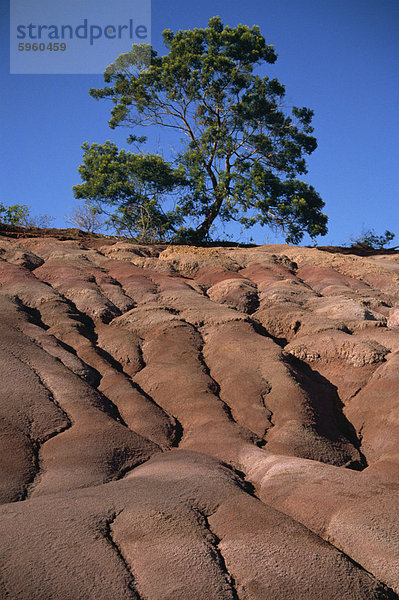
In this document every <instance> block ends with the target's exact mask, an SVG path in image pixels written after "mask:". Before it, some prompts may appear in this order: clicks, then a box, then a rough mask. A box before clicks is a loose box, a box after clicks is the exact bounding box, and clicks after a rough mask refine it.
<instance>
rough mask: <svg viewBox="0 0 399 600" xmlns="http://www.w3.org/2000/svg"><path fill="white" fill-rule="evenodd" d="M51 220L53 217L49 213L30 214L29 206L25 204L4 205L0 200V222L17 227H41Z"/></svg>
mask: <svg viewBox="0 0 399 600" xmlns="http://www.w3.org/2000/svg"><path fill="white" fill-rule="evenodd" d="M53 220H54V217H50V216H49V215H32V214H31V209H30V207H29V206H27V205H26V204H13V205H12V206H5V205H4V204H2V203H1V202H0V223H5V224H6V225H17V226H19V227H30V228H33V227H35V228H43V227H49V225H50V223H51V221H53Z"/></svg>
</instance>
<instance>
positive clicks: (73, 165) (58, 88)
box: [0, 0, 399, 245]
mask: <svg viewBox="0 0 399 600" xmlns="http://www.w3.org/2000/svg"><path fill="white" fill-rule="evenodd" d="M0 1H1V31H0V33H1V37H0V40H1V47H2V52H1V57H2V62H1V72H0V76H1V89H2V94H1V100H0V102H1V106H0V133H1V139H2V160H1V163H0V164H1V173H0V200H1V201H2V202H3V203H5V204H15V203H18V204H28V205H29V206H31V207H32V213H33V214H44V213H47V214H50V215H53V216H54V217H56V220H55V221H54V225H55V226H57V227H65V226H67V223H66V221H65V219H64V215H68V214H70V212H71V210H72V208H73V206H74V205H76V201H75V200H74V198H73V193H72V186H73V185H75V184H77V183H80V177H79V174H78V172H77V168H78V166H79V164H80V163H81V159H82V150H81V148H80V146H81V144H82V143H83V142H84V141H89V142H98V143H103V142H104V141H105V140H107V139H110V140H112V141H114V142H115V143H116V144H118V145H119V146H120V147H125V148H126V147H128V148H130V147H129V146H128V145H127V144H126V143H125V139H126V137H127V134H128V131H127V130H126V129H125V128H119V129H117V130H110V129H109V127H108V124H107V122H108V119H109V108H110V107H109V104H108V103H107V102H106V101H102V102H101V101H100V102H97V101H95V100H93V99H92V98H91V97H90V96H89V94H88V91H89V89H90V88H92V87H101V86H102V84H103V78H102V77H101V76H100V75H10V74H9V12H8V0H0ZM33 1H34V0H32V2H33ZM49 1H50V0H49ZM214 15H220V17H221V18H222V20H223V22H224V23H225V24H228V25H230V26H235V25H237V24H238V23H243V24H246V25H249V26H252V25H254V24H256V25H259V27H260V30H261V32H262V34H263V35H264V36H265V38H266V41H267V42H268V43H270V44H274V46H275V49H276V51H277V53H278V56H279V58H278V60H277V62H276V63H275V64H274V65H270V66H268V67H267V74H268V75H270V76H271V77H277V78H278V79H279V80H280V82H281V83H283V84H285V86H286V92H287V103H288V104H291V105H292V104H295V105H297V106H307V107H309V108H312V109H313V110H314V112H315V117H314V120H313V125H314V127H315V136H316V138H317V140H318V149H317V150H316V151H315V152H314V153H313V155H311V157H309V160H308V167H309V173H308V176H307V180H308V181H309V183H311V184H312V185H313V186H314V187H315V188H316V189H317V190H318V192H319V193H320V195H321V196H322V198H323V200H324V201H325V203H326V207H325V212H326V213H327V214H328V216H329V233H328V234H327V236H326V237H324V238H318V240H317V241H318V243H319V244H322V245H325V244H334V245H341V244H344V243H346V242H348V241H349V240H350V238H353V237H356V236H358V235H360V234H361V232H362V230H367V229H370V228H374V229H375V231H376V233H383V232H384V231H385V229H390V230H392V231H394V232H395V233H396V234H398V235H397V237H396V238H395V242H394V243H395V245H398V244H399V217H398V214H399V197H398V189H399V168H398V165H399V160H398V141H399V119H398V107H399V77H398V73H399V2H398V0H323V1H320V0H263V1H256V0H246V1H245V2H243V1H242V0H241V1H238V0H229V1H226V0H224V1H221V0H213V1H212V2H211V1H209V0H205V1H203V2H202V3H199V2H188V1H182V0H174V1H173V2H172V4H167V3H166V2H164V1H162V0H153V2H152V28H151V33H152V44H153V46H154V48H155V49H156V50H157V51H158V52H159V53H160V54H162V53H163V46H162V35H161V34H162V31H163V30H164V29H166V28H170V29H172V30H175V31H176V30H177V29H191V28H193V27H205V26H206V25H207V22H208V20H209V18H210V17H211V16H214ZM129 49H130V48H129V47H127V48H126V51H128V50H129ZM265 72H266V71H265ZM151 139H152V141H153V147H154V148H155V147H156V146H160V147H161V148H165V149H166V148H167V147H168V138H167V137H166V136H165V134H162V133H161V132H159V131H154V132H153V135H152V137H151ZM149 149H153V148H149ZM220 232H221V234H222V235H223V232H222V231H221V230H220ZM229 232H230V233H231V235H232V236H233V238H234V239H238V238H239V237H240V231H239V229H237V228H234V227H232V229H231V230H229V229H227V230H226V233H229ZM250 235H251V233H248V232H244V233H243V235H242V236H241V239H242V240H243V241H248V240H249V236H250ZM252 235H253V238H254V239H255V241H256V242H257V243H265V241H270V242H272V241H273V242H274V241H275V237H274V236H272V235H271V234H270V232H267V231H266V230H261V229H257V230H256V231H254V233H252ZM280 241H282V238H281V237H280ZM308 242H309V240H308V238H304V241H303V243H308Z"/></svg>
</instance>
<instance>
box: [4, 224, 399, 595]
mask: <svg viewBox="0 0 399 600" xmlns="http://www.w3.org/2000/svg"><path fill="white" fill-rule="evenodd" d="M84 243H85V242H79V241H60V240H57V239H55V238H54V239H53V238H47V239H41V238H36V239H29V238H26V239H18V240H15V239H11V238H6V237H4V236H3V237H0V368H1V386H0V446H1V451H0V500H1V502H2V505H1V507H0V514H1V517H0V539H1V542H2V543H1V545H2V550H1V562H0V564H1V571H2V573H1V582H0V597H1V598H7V599H23V600H39V599H40V600H49V599H51V598H52V599H54V600H78V599H82V600H83V599H85V600H86V599H88V600H92V599H93V600H94V599H95V600H105V599H107V600H108V599H109V600H122V599H128V598H130V599H141V600H219V599H221V600H224V599H226V600H227V599H230V600H231V599H236V600H237V599H239V600H266V599H267V600H269V599H270V600H291V599H292V600H302V599H303V600H312V599H315V600H320V599H323V600H324V599H325V600H335V599H336V600H349V599H351V600H352V599H353V600H363V599H364V600H368V599H385V598H391V599H394V598H399V595H398V594H399V518H398V517H399V494H398V491H399V490H398V488H399V477H398V472H399V445H398V440H399V411H398V408H399V255H397V254H396V255H395V254H391V255H379V256H370V257H357V256H353V255H347V256H344V255H340V254H330V253H327V252H322V251H320V250H316V249H310V248H309V249H306V248H293V247H289V246H264V247H258V248H252V249H232V248H229V249H227V248H189V247H168V248H165V247H161V246H160V247H145V246H134V245H131V244H128V243H124V242H117V243H114V242H112V243H111V242H108V243H105V241H104V242H103V245H102V243H101V241H97V243H96V244H92V247H90V244H86V245H84Z"/></svg>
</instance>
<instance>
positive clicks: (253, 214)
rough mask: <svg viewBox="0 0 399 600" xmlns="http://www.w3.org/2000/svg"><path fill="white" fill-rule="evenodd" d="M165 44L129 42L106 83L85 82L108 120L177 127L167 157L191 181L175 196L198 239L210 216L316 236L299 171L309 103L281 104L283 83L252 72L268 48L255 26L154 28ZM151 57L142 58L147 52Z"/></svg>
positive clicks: (313, 198) (311, 192) (320, 225)
mask: <svg viewBox="0 0 399 600" xmlns="http://www.w3.org/2000/svg"><path fill="white" fill-rule="evenodd" d="M163 38H164V43H165V45H166V47H167V49H168V51H169V53H168V54H167V55H165V56H158V55H157V53H156V52H155V51H152V50H150V48H149V46H148V45H145V44H144V45H143V44H140V45H133V47H132V50H131V51H130V52H128V53H126V54H122V55H121V56H119V57H118V58H117V59H116V61H115V63H113V64H112V65H110V66H109V67H108V68H107V69H106V71H105V73H104V79H105V83H106V84H110V85H107V86H106V87H104V88H101V89H91V90H90V94H91V95H92V97H93V98H96V99H100V98H108V99H111V100H112V102H113V104H114V106H113V108H112V111H111V115H112V116H111V120H110V121H109V124H110V126H111V128H115V127H117V126H119V125H127V126H130V127H132V129H133V135H132V136H131V137H130V141H138V140H139V139H140V138H138V137H137V133H138V132H139V128H140V127H142V126H160V127H164V128H167V129H170V130H173V131H175V132H178V133H180V134H184V139H185V142H184V144H183V148H182V151H181V152H179V154H178V155H177V157H176V166H177V168H179V169H183V171H184V174H185V177H186V179H187V181H188V182H189V183H190V187H189V189H188V190H186V193H185V194H182V195H181V197H180V198H179V203H178V209H179V211H180V215H181V216H183V217H190V218H194V219H195V220H196V222H197V227H196V229H195V231H194V230H191V231H189V232H188V234H189V235H191V237H194V238H195V239H197V240H202V239H204V238H205V237H206V236H207V235H208V233H209V229H210V227H211V225H212V223H213V222H214V221H215V219H216V218H217V217H219V218H220V219H222V220H225V221H229V220H231V219H234V220H236V221H238V222H240V223H241V224H242V225H244V227H250V226H252V225H253V224H255V223H261V224H262V225H268V224H277V225H278V226H279V227H281V228H282V229H283V230H284V231H285V233H286V239H287V241H289V242H298V241H300V239H301V238H302V237H303V234H304V232H305V231H307V232H308V233H309V235H310V236H312V237H315V236H316V235H325V234H326V232H327V228H326V223H327V217H326V215H324V214H323V213H322V212H321V209H322V208H323V206H324V203H323V201H322V199H321V198H320V196H319V195H318V193H317V192H316V191H315V189H314V188H313V187H312V186H310V185H308V184H307V183H305V182H303V181H302V180H300V179H298V178H297V177H298V176H301V175H303V174H305V173H306V172H307V170H306V164H305V160H304V155H306V154H311V153H312V152H313V151H314V150H315V148H316V146H317V143H316V139H315V138H314V137H313V136H312V135H311V134H312V132H313V129H312V127H311V120H312V116H313V112H312V111H311V110H309V109H308V108H297V107H293V108H292V111H291V115H287V114H285V112H284V108H283V102H284V97H285V88H284V86H283V85H281V84H280V83H279V82H278V80H277V79H270V78H269V77H268V76H260V75H255V74H254V68H255V67H257V66H260V65H262V63H269V64H273V63H274V62H275V61H276V59H277V55H276V53H275V51H274V48H273V46H272V45H268V44H266V42H265V39H264V37H263V36H262V35H261V34H260V31H259V28H258V27H256V26H253V27H252V28H249V27H247V26H245V25H238V26H237V27H235V28H230V27H228V26H226V27H224V26H223V24H222V22H221V20H220V18H219V17H213V18H212V19H210V21H209V24H208V28H206V29H194V30H192V31H178V32H177V33H176V34H174V33H173V32H172V31H170V30H168V29H167V30H165V31H164V32H163ZM148 56H150V60H149V61H148V62H149V64H148V63H146V58H147V57H148Z"/></svg>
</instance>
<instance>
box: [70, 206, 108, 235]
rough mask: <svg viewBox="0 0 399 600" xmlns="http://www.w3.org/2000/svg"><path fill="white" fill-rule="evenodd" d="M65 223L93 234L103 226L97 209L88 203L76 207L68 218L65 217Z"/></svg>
mask: <svg viewBox="0 0 399 600" xmlns="http://www.w3.org/2000/svg"><path fill="white" fill-rule="evenodd" d="M65 218H66V220H67V221H69V222H70V223H73V224H74V225H77V226H78V227H79V229H83V231H87V232H89V233H94V232H95V231H99V230H100V229H102V228H103V227H104V225H105V223H104V220H103V218H102V216H101V212H100V210H99V208H98V207H97V206H95V205H93V204H90V202H89V201H87V202H84V204H82V205H80V206H76V207H75V208H74V209H73V211H72V214H71V215H70V216H69V217H65Z"/></svg>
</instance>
